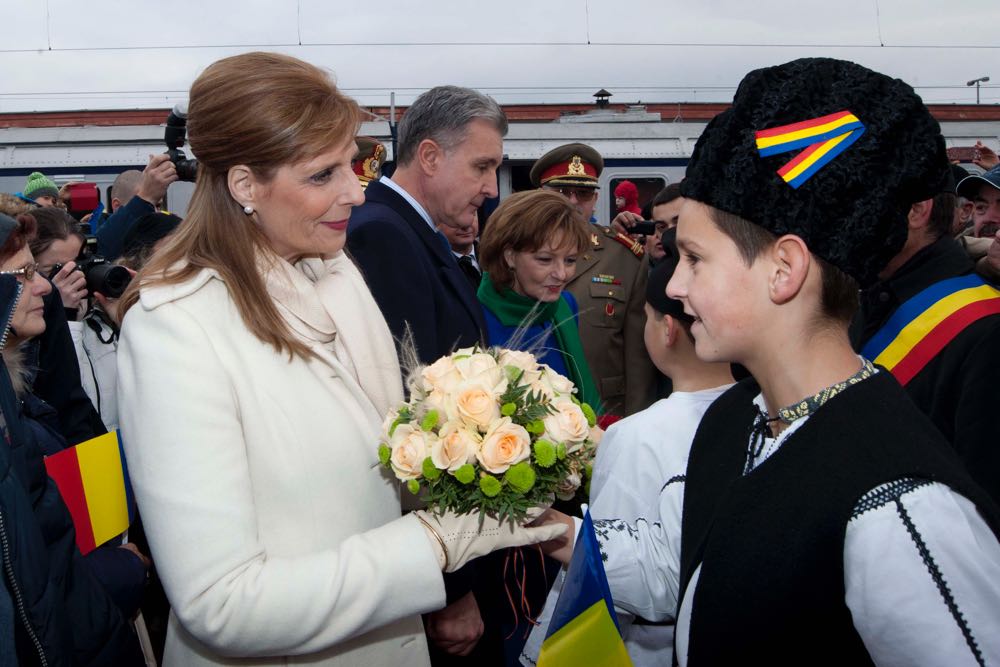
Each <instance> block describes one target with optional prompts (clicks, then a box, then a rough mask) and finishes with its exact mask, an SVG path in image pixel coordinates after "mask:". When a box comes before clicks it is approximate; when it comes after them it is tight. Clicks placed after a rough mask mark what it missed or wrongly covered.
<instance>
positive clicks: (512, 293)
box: [478, 190, 600, 412]
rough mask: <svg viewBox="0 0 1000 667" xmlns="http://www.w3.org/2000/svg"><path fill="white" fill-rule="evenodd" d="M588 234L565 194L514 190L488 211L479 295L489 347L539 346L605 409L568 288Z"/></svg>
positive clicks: (541, 354) (583, 395) (542, 355)
mask: <svg viewBox="0 0 1000 667" xmlns="http://www.w3.org/2000/svg"><path fill="white" fill-rule="evenodd" d="M589 236H590V234H589V231H588V228H587V223H586V222H585V221H584V219H583V218H582V217H581V216H580V213H579V212H578V211H577V210H576V208H575V207H574V206H573V205H572V204H571V203H570V202H569V201H568V200H567V199H566V198H565V197H563V196H562V195H560V194H559V193H557V192H549V191H546V190H532V191H530V192H519V193H517V194H514V195H511V196H510V197H508V198H507V199H505V200H504V201H503V202H502V203H501V204H500V206H499V207H498V208H497V210H496V211H494V213H493V215H492V216H490V219H489V222H488V223H487V225H486V229H485V230H484V231H483V235H482V238H481V239H480V242H479V263H480V266H482V267H483V280H482V282H481V283H480V284H479V291H478V297H479V301H480V303H482V304H483V311H484V314H485V316H486V327H487V330H488V332H489V340H490V344H491V345H495V346H498V347H508V348H509V347H513V348H515V349H527V350H530V351H532V352H535V354H536V356H537V357H538V360H539V362H541V363H543V364H548V365H549V366H550V367H552V369H553V370H554V371H556V372H557V373H560V374H561V375H564V376H566V377H568V378H569V379H570V380H572V381H573V384H574V385H576V389H577V394H576V397H577V398H578V399H579V400H580V401H582V402H584V403H589V404H590V405H591V407H593V408H594V409H595V410H597V411H598V412H600V405H599V404H600V396H599V395H598V393H597V387H596V385H595V384H594V380H593V378H592V377H591V375H590V368H589V367H588V366H587V361H586V359H585V358H584V356H583V346H582V345H581V343H580V331H579V324H578V308H577V305H576V300H575V299H574V298H573V295H572V294H570V293H569V292H566V291H563V288H564V287H565V286H566V284H567V283H569V281H570V280H571V279H572V278H573V275H574V274H575V273H576V259H577V255H579V254H580V253H582V252H583V251H584V249H585V248H586V247H587V245H588V242H589ZM515 333H517V336H516V337H515Z"/></svg>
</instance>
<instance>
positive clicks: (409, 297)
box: [347, 181, 486, 364]
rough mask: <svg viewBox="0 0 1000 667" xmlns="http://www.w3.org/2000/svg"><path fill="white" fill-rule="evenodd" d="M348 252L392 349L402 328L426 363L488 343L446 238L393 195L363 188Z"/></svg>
mask: <svg viewBox="0 0 1000 667" xmlns="http://www.w3.org/2000/svg"><path fill="white" fill-rule="evenodd" d="M347 248H348V250H349V251H350V253H351V255H352V256H353V257H354V259H355V261H356V262H357V264H358V266H359V267H360V268H361V272H362V273H363V274H364V276H365V279H366V280H367V281H368V287H369V288H371V291H372V295H374V297H375V301H376V302H378V305H379V308H380V309H381V310H382V315H383V316H384V317H385V319H386V322H388V323H389V329H390V330H391V331H392V335H393V336H394V337H395V338H396V346H397V348H398V347H399V341H400V340H402V337H403V333H404V331H405V329H406V324H407V323H409V325H410V329H411V330H412V331H413V339H414V342H415V343H416V346H417V356H418V358H419V359H420V361H421V362H423V363H428V364H429V363H433V362H434V361H436V360H437V359H438V358H440V357H443V356H444V355H446V354H450V353H451V352H452V351H453V350H455V349H456V348H458V347H467V346H470V345H473V344H475V343H478V342H486V341H485V335H486V334H485V332H486V322H485V320H484V319H483V311H482V308H481V306H480V305H479V301H477V300H476V295H475V293H474V292H473V291H472V288H471V287H470V286H469V281H468V279H467V278H466V277H465V275H464V274H463V273H462V270H461V269H460V268H459V266H458V263H457V262H456V261H455V258H454V256H453V255H452V254H451V250H450V249H449V248H448V247H447V243H446V242H445V240H444V237H443V236H441V235H439V234H436V233H435V232H434V231H433V230H431V228H430V226H429V225H428V224H427V223H426V222H425V221H424V219H423V218H421V217H420V214H419V213H417V212H416V210H414V208H413V207H412V206H410V204H409V203H408V202H407V201H406V200H405V199H403V197H401V196H400V195H399V194H398V193H397V192H396V191H395V190H393V189H392V188H390V187H389V186H387V185H385V184H383V183H380V182H378V181H373V182H371V183H369V184H368V188H367V189H366V190H365V203H364V204H362V205H361V206H359V207H357V208H355V209H354V211H353V212H352V213H351V222H350V226H349V227H348V230H347Z"/></svg>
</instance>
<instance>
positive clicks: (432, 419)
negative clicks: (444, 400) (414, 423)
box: [420, 410, 438, 431]
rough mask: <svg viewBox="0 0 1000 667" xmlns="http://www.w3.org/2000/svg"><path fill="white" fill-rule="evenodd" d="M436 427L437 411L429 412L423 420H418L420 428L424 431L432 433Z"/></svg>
mask: <svg viewBox="0 0 1000 667" xmlns="http://www.w3.org/2000/svg"><path fill="white" fill-rule="evenodd" d="M437 425H438V411H437V410H429V411H428V412H427V414H426V415H424V418H423V419H422V420H420V428H422V429H423V430H424V431H433V430H434V428H435V427H436V426H437Z"/></svg>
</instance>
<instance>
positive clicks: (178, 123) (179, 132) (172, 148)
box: [163, 104, 198, 182]
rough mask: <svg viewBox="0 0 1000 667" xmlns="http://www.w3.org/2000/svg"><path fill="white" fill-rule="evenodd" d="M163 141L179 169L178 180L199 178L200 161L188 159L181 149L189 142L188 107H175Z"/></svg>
mask: <svg viewBox="0 0 1000 667" xmlns="http://www.w3.org/2000/svg"><path fill="white" fill-rule="evenodd" d="M163 141H164V142H165V143H166V144H167V155H169V156H170V161H171V162H173V163H174V166H175V167H176V168H177V178H178V179H180V180H182V181H192V182H193V181H194V180H195V179H196V178H197V177H198V161H197V160H195V159H190V160H189V159H188V156H187V155H185V154H184V151H182V150H181V149H182V148H183V147H184V142H185V141H187V105H186V104H178V105H175V106H174V108H173V110H172V111H171V112H170V115H169V116H167V127H166V129H165V130H164V131H163Z"/></svg>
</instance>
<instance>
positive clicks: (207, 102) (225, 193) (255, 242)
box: [121, 52, 361, 358]
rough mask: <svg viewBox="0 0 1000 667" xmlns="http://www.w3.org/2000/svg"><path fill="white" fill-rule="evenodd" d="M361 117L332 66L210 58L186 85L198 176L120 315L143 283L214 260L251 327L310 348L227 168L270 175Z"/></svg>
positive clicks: (336, 139) (181, 276)
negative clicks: (266, 269) (268, 277)
mask: <svg viewBox="0 0 1000 667" xmlns="http://www.w3.org/2000/svg"><path fill="white" fill-rule="evenodd" d="M360 122H361V110H360V108H359V107H358V105H357V103H356V102H355V101H354V100H353V99H351V98H350V97H347V96H346V95H344V94H343V93H341V92H340V91H339V90H338V89H337V86H336V84H335V83H334V81H333V79H332V78H331V76H330V75H329V74H328V73H327V72H325V71H324V70H322V69H320V68H318V67H316V66H315V65H311V64H309V63H306V62H304V61H301V60H298V59H297V58H292V57H290V56H285V55H281V54H277V53H263V52H253V53H244V54H241V55H237V56H232V57H230V58H224V59H222V60H219V61H217V62H215V63H213V64H212V65H210V66H209V67H208V68H207V69H206V70H205V71H204V72H203V73H202V74H201V76H199V77H198V78H197V79H196V80H195V82H194V84H193V85H192V86H191V94H190V103H189V111H188V123H187V128H188V138H189V141H190V144H191V149H192V152H193V153H194V155H195V157H196V158H197V159H198V177H197V180H196V182H195V188H194V194H193V195H192V197H191V202H190V204H189V206H188V212H187V215H186V216H185V218H184V220H183V222H181V224H180V225H179V226H178V228H177V230H176V231H175V232H174V233H173V234H172V235H171V236H170V238H169V240H168V241H167V242H166V243H165V245H164V247H163V248H162V249H160V250H158V251H157V252H156V253H155V254H154V255H153V256H152V258H151V259H150V261H149V263H148V264H147V265H146V266H145V267H144V268H143V269H142V271H140V272H139V274H138V275H137V276H136V278H135V279H134V280H133V281H132V283H131V285H130V286H129V288H128V289H127V290H126V292H125V294H123V295H122V306H121V317H122V318H124V316H125V313H126V312H127V311H128V309H129V308H131V307H132V306H133V305H135V303H136V302H137V301H138V300H139V293H140V291H141V290H142V289H144V288H148V287H155V286H157V285H172V284H178V283H182V282H185V281H187V280H189V279H191V278H192V277H193V276H194V275H195V274H197V273H198V272H199V271H201V270H204V269H213V270H215V271H216V272H217V273H218V274H219V276H220V277H221V278H222V280H223V282H224V283H225V285H226V289H227V290H228V291H229V295H230V297H231V298H232V300H233V302H234V303H235V305H236V309H237V311H238V312H239V313H240V317H241V318H242V319H243V322H244V324H246V326H247V328H248V329H249V330H250V332H251V333H253V334H254V336H256V337H257V338H259V339H260V340H261V341H263V342H265V343H267V344H268V345H271V346H272V347H273V348H274V349H275V350H276V351H278V352H279V353H284V352H287V353H288V355H289V357H292V356H295V355H298V356H300V357H302V358H309V357H311V356H312V353H311V352H310V351H309V348H308V347H307V346H306V345H305V344H304V343H302V342H301V341H300V340H299V339H298V338H296V337H295V335H294V334H293V333H292V331H291V329H290V328H289V327H288V325H287V323H286V322H285V320H284V318H283V317H282V316H281V314H280V312H279V311H278V308H277V306H276V305H275V304H274V301H273V300H272V299H271V297H270V295H269V294H268V291H267V285H266V283H265V280H264V275H263V274H262V273H261V268H260V267H259V265H258V260H259V258H260V257H261V256H262V255H263V257H265V258H270V259H273V261H278V260H277V256H276V255H274V253H273V251H272V250H271V246H270V243H269V241H268V240H267V237H266V236H265V235H264V233H263V232H262V231H261V230H260V228H259V227H258V226H257V224H256V223H254V221H253V220H252V219H251V218H250V216H248V215H246V214H245V213H244V212H243V206H242V205H241V204H240V203H239V202H237V201H236V200H235V199H234V198H233V196H232V194H230V191H229V182H228V179H229V170H230V169H231V168H232V167H234V166H237V165H245V166H247V167H249V168H250V170H251V171H252V172H253V174H254V176H255V177H257V178H258V179H259V180H261V181H263V182H265V183H266V182H268V181H270V180H271V179H272V178H273V177H274V174H275V172H276V171H277V170H278V168H280V167H282V166H284V165H291V164H295V163H298V162H301V161H304V160H310V159H312V158H315V157H316V156H317V155H320V154H322V153H324V152H326V151H328V150H330V149H331V148H334V147H338V146H341V145H344V144H346V142H348V141H350V140H353V139H354V136H355V135H356V134H357V130H358V128H359V127H360Z"/></svg>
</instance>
